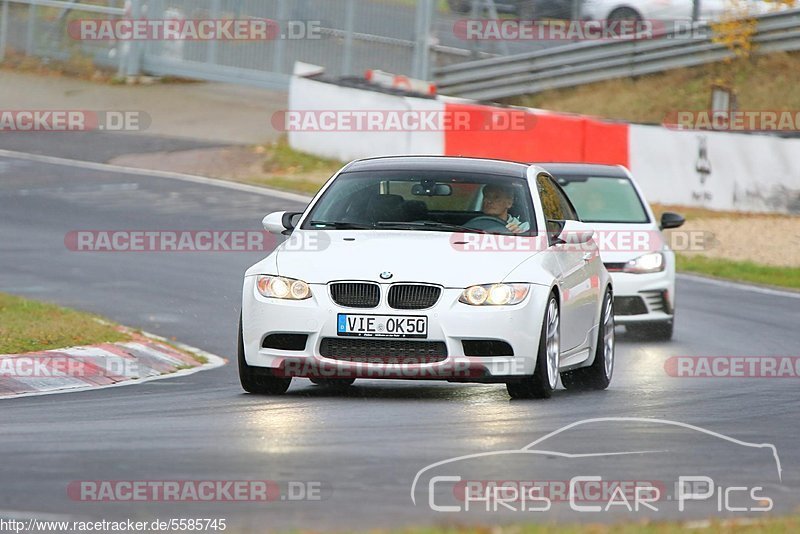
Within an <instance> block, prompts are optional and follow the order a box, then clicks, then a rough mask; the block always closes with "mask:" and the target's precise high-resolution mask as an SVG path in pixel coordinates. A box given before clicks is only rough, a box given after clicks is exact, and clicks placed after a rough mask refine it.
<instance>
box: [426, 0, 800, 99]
mask: <svg viewBox="0 0 800 534" xmlns="http://www.w3.org/2000/svg"><path fill="white" fill-rule="evenodd" d="M755 19H756V20H757V21H758V25H757V30H756V33H755V34H754V36H753V44H754V45H755V47H756V48H755V51H756V53H769V52H779V51H790V50H800V9H791V10H786V11H782V12H779V13H770V14H766V15H761V16H758V17H755ZM702 28H703V27H702V26H696V27H695V29H702ZM705 33H706V34H708V36H702V37H689V36H682V35H681V34H680V33H678V34H675V33H674V32H667V33H665V34H663V35H662V36H659V37H657V38H654V39H647V40H633V39H631V40H613V41H591V42H589V41H586V42H581V43H575V44H570V45H565V46H561V47H557V48H551V49H548V50H542V51H536V52H531V53H526V54H516V55H513V56H505V57H497V58H489V59H482V60H478V61H470V62H464V63H458V64H454V65H449V66H446V67H442V68H439V69H436V70H435V81H436V83H437V85H438V87H439V91H440V92H441V93H442V94H447V95H453V96H460V97H464V98H472V99H475V100H494V99H499V98H508V97H514V96H520V95H525V94H533V93H538V92H540V91H545V90H548V89H559V88H564V87H575V86H579V85H584V84H588V83H593V82H599V81H603V80H611V79H615V78H625V77H630V76H641V75H643V74H652V73H656V72H663V71H666V70H670V69H676V68H683V67H692V66H696V65H702V64H706V63H713V62H716V61H721V60H723V59H726V58H729V57H733V55H734V53H733V52H732V51H731V50H730V49H729V48H727V47H726V46H725V45H724V44H721V43H714V42H712V37H711V33H712V32H711V30H710V29H707V31H706V32H705Z"/></svg>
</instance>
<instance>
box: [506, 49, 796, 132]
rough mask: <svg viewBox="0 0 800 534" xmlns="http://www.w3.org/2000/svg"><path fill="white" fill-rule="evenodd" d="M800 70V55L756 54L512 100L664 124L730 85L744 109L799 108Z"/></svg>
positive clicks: (705, 106) (703, 105)
mask: <svg viewBox="0 0 800 534" xmlns="http://www.w3.org/2000/svg"><path fill="white" fill-rule="evenodd" d="M798 71H800V52H791V53H788V52H781V53H774V54H768V55H763V56H761V55H754V56H752V57H751V58H750V59H742V60H736V61H732V62H719V63H711V64H708V65H702V66H699V67H692V68H686V69H676V70H671V71H668V72H664V73H658V74H651V75H647V76H640V77H637V78H624V79H618V80H608V81H604V82H598V83H593V84H588V85H583V86H580V87H574V88H567V89H554V90H551V91H542V92H540V93H536V94H534V95H527V96H522V97H518V98H513V99H509V100H508V103H511V104H518V105H522V106H531V107H536V108H543V109H548V110H551V111H563V112H570V113H582V114H587V115H595V116H599V117H605V118H608V119H619V120H626V121H632V122H646V123H661V122H662V121H664V119H665V118H666V117H667V116H670V115H672V114H673V113H674V112H675V111H676V110H688V111H700V110H706V109H708V106H709V102H710V99H711V88H712V86H713V85H724V86H727V87H730V88H731V89H732V90H733V91H734V93H735V94H736V100H737V105H738V108H739V109H743V110H796V109H800V91H787V90H786V87H791V86H792V83H793V82H791V81H790V79H794V78H793V77H795V76H796V73H797V72H798Z"/></svg>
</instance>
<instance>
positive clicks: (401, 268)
mask: <svg viewBox="0 0 800 534" xmlns="http://www.w3.org/2000/svg"><path fill="white" fill-rule="evenodd" d="M303 234H305V235H309V234H311V235H315V237H316V242H317V243H318V245H317V246H314V247H309V246H302V243H303V242H304V241H305V237H304V235H303ZM466 236H469V237H470V238H472V239H479V238H487V239H491V240H492V243H495V241H494V238H497V237H498V236H489V235H482V234H459V233H449V232H428V231H398V230H394V231H381V230H369V231H349V230H335V231H334V230H329V231H306V232H295V233H294V234H293V235H292V237H291V238H290V239H289V240H287V241H286V242H285V243H283V244H282V245H281V246H280V247H278V249H276V251H275V252H274V253H273V255H274V256H275V258H276V263H277V265H276V267H277V270H278V272H277V273H276V274H279V275H281V276H286V277H289V278H297V279H300V280H305V281H306V282H308V283H311V284H326V283H328V282H331V281H333V280H371V281H375V282H383V283H387V282H427V283H432V284H440V285H442V286H444V287H458V288H463V287H468V286H470V285H474V284H486V283H492V282H500V281H502V280H503V279H504V278H505V276H506V275H508V274H509V273H510V272H511V271H512V270H513V269H514V268H515V267H516V266H517V265H519V264H520V263H522V262H523V261H525V260H526V259H529V258H530V257H531V256H533V255H535V254H537V253H538V252H537V250H536V247H535V246H525V245H522V246H518V247H516V248H515V249H514V250H504V251H498V250H492V249H491V247H489V250H478V251H476V250H466V248H467V247H465V246H464V245H463V243H464V241H463V240H464V239H465V238H467V237H466ZM502 238H504V243H506V244H508V243H512V244H513V243H516V242H518V240H519V242H522V241H521V240H526V239H527V240H528V241H529V242H530V241H533V240H534V239H531V238H521V237H516V236H502ZM298 244H300V245H301V246H298ZM508 248H514V247H508ZM268 260H269V258H267V259H266V260H265V261H264V262H261V263H260V264H256V265H255V266H253V267H252V268H251V269H250V270H248V274H251V275H252V274H271V273H259V271H258V270H259V269H260V268H262V267H267V266H269V262H268ZM262 264H263V265H262ZM381 273H391V274H392V276H391V278H388V279H382V278H381V276H380V275H381Z"/></svg>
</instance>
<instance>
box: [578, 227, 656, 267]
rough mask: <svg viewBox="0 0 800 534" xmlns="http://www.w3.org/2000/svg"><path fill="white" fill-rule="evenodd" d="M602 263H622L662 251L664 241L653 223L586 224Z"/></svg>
mask: <svg viewBox="0 0 800 534" xmlns="http://www.w3.org/2000/svg"><path fill="white" fill-rule="evenodd" d="M588 224H589V225H590V226H591V227H592V228H593V229H594V230H595V235H594V239H595V241H596V242H597V246H598V247H599V248H600V258H601V259H602V260H603V263H622V262H627V261H629V260H632V259H635V258H638V257H639V256H642V255H643V254H647V253H649V252H656V251H660V250H664V247H665V239H664V236H663V234H662V233H661V231H660V230H659V229H658V226H656V225H655V224H653V223H647V224H629V223H588Z"/></svg>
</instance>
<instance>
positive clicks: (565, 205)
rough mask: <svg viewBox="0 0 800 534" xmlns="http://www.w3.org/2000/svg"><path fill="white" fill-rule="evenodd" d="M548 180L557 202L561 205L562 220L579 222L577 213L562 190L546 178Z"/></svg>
mask: <svg viewBox="0 0 800 534" xmlns="http://www.w3.org/2000/svg"><path fill="white" fill-rule="evenodd" d="M548 180H549V181H550V183H551V184H552V186H553V188H554V189H555V191H556V196H558V202H559V204H561V213H562V214H563V215H564V220H567V221H579V220H580V219H579V218H578V213H577V212H576V211H575V208H573V207H572V202H570V200H569V198H568V197H567V195H566V193H564V190H563V189H561V187H560V186H559V185H558V184H557V183H556V182H555V180H553V179H552V178H548Z"/></svg>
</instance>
